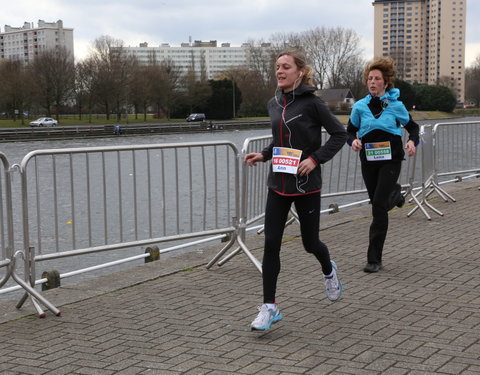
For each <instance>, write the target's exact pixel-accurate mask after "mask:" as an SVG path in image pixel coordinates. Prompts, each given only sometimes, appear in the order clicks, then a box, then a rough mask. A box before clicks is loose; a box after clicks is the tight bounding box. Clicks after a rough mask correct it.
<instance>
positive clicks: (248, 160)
mask: <svg viewBox="0 0 480 375" xmlns="http://www.w3.org/2000/svg"><path fill="white" fill-rule="evenodd" d="M243 161H244V163H245V164H247V165H249V166H254V165H255V164H257V162H259V161H261V162H263V161H264V160H263V154H262V153H261V152H252V153H251V154H247V155H245V158H244V159H243Z"/></svg>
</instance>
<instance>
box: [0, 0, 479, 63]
mask: <svg viewBox="0 0 480 375" xmlns="http://www.w3.org/2000/svg"><path fill="white" fill-rule="evenodd" d="M468 10H469V13H468V14H467V56H469V57H468V58H467V65H468V64H469V62H470V61H473V59H474V57H473V58H472V57H470V55H471V54H473V55H474V54H478V53H479V52H478V43H480V29H479V28H480V23H478V22H477V19H478V16H479V15H480V2H479V1H474V0H470V1H469V2H468ZM38 19H43V20H45V21H47V22H53V21H57V20H59V19H61V20H63V24H64V27H69V28H73V29H74V43H75V55H76V58H77V59H82V58H84V57H85V56H86V55H87V54H88V51H89V48H90V46H91V44H92V42H93V41H94V40H95V39H96V38H98V37H100V36H102V35H109V36H111V37H113V38H116V39H120V40H123V41H124V43H125V45H127V46H137V45H138V44H139V43H142V42H148V43H149V45H151V46H156V45H160V44H161V43H170V45H172V46H178V45H180V44H181V43H184V42H188V41H189V38H190V37H191V38H192V39H193V40H217V41H218V42H219V43H223V42H229V43H231V45H232V46H239V45H241V44H242V43H243V42H245V41H247V40H249V39H255V40H259V39H264V40H268V38H269V37H270V36H272V35H273V34H275V33H290V32H302V31H305V30H308V29H313V28H315V27H322V26H326V27H337V26H339V27H343V28H348V29H352V30H354V31H355V32H356V33H357V34H358V35H359V36H360V37H361V46H362V48H363V50H364V55H365V58H366V59H370V58H371V57H372V55H373V6H372V0H342V1H341V2H338V1H332V0H302V1H301V2H294V1H291V0H236V1H229V0H202V1H198V0H135V1H131V0H115V1H114V0H76V1H75V0H17V1H15V2H5V4H2V12H1V13H0V25H1V26H2V29H3V25H2V23H3V24H9V25H11V26H17V27H18V26H22V25H23V23H24V22H34V23H35V25H36V23H37V22H38Z"/></svg>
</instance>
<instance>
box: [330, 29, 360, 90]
mask: <svg viewBox="0 0 480 375" xmlns="http://www.w3.org/2000/svg"><path fill="white" fill-rule="evenodd" d="M327 43H328V46H329V49H328V50H327V51H328V62H327V77H328V86H329V88H336V87H340V86H341V82H342V77H343V76H344V74H345V70H346V68H347V66H348V65H349V64H351V63H352V61H353V60H354V59H355V58H357V57H358V56H360V54H361V50H360V49H359V44H360V38H359V36H358V35H357V34H356V33H355V31H353V30H349V29H343V28H341V27H337V28H335V29H330V30H329V33H328V42H327Z"/></svg>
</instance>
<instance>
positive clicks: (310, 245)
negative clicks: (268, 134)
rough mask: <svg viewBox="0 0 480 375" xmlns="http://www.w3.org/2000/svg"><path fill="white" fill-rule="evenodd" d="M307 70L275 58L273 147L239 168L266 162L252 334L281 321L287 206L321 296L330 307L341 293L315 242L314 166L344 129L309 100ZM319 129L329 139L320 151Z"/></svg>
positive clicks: (299, 62) (318, 182)
mask: <svg viewBox="0 0 480 375" xmlns="http://www.w3.org/2000/svg"><path fill="white" fill-rule="evenodd" d="M312 76H313V70H312V68H311V67H310V66H308V65H307V64H306V62H305V59H304V58H303V56H302V55H301V54H300V53H298V52H296V51H287V52H283V53H281V54H280V55H279V56H278V57H277V60H276V78H277V83H278V90H277V93H276V95H275V97H274V98H272V99H271V100H270V101H269V103H268V112H269V115H270V119H271V124H272V134H273V141H272V143H271V144H270V145H269V146H268V147H266V148H265V149H264V150H263V151H262V152H258V153H251V154H247V155H246V156H245V163H246V164H248V165H250V166H253V165H255V164H256V163H257V162H266V161H268V160H271V161H272V162H271V164H272V169H271V170H270V173H269V176H268V182H267V185H268V196H267V204H266V209H265V248H264V256H263V263H262V278H263V295H264V297H263V298H264V299H263V305H261V306H260V307H259V311H260V312H259V314H258V316H257V318H256V319H255V320H254V321H253V322H252V324H251V329H252V330H260V331H263V330H266V329H268V328H270V326H271V324H272V323H275V322H277V321H279V320H281V319H282V314H281V313H280V310H279V308H278V306H277V304H276V299H275V293H276V288H277V279H278V274H279V272H280V247H281V242H282V236H283V231H284V228H285V223H286V221H287V218H288V213H289V211H290V207H291V205H292V203H294V204H295V208H296V211H297V214H298V218H299V221H300V230H301V234H302V241H303V246H304V247H305V250H306V251H307V252H309V253H312V254H313V255H314V256H315V257H316V258H317V260H318V261H319V262H320V264H321V267H322V272H323V274H324V277H325V292H326V295H327V297H328V298H329V299H330V300H331V301H335V300H337V299H339V298H340V296H341V295H342V292H343V287H342V284H341V283H340V281H339V280H338V276H337V270H336V268H337V267H336V264H335V263H334V262H333V261H331V260H330V255H329V251H328V248H327V246H326V245H325V244H324V243H323V242H321V241H320V239H319V230H320V192H321V186H322V177H321V169H320V164H323V163H325V162H327V161H329V160H330V159H332V158H333V157H334V155H335V154H336V153H337V152H338V151H339V150H340V149H341V148H342V146H343V145H344V144H345V142H346V140H347V133H346V130H345V126H344V125H343V124H342V123H340V122H339V121H338V119H337V118H336V117H335V116H334V115H333V114H332V113H331V112H330V111H329V109H328V107H327V106H326V104H325V103H324V102H323V101H322V100H321V99H320V98H319V97H318V96H316V95H315V94H314V91H315V90H316V88H315V87H314V86H313V82H312ZM322 128H323V129H325V130H326V131H327V132H328V134H329V135H330V137H329V139H328V140H327V142H326V143H325V144H323V145H322Z"/></svg>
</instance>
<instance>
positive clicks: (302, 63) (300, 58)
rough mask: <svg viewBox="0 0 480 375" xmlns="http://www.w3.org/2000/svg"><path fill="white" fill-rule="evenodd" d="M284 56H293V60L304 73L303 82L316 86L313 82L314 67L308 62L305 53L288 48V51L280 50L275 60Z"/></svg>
mask: <svg viewBox="0 0 480 375" xmlns="http://www.w3.org/2000/svg"><path fill="white" fill-rule="evenodd" d="M282 56H292V57H293V61H294V62H295V65H296V66H297V68H298V69H299V70H301V71H302V73H303V75H302V83H305V84H306V85H309V86H315V85H314V83H313V69H312V67H311V66H310V65H308V64H307V60H306V58H305V55H304V54H303V53H302V52H301V51H299V50H286V51H283V52H280V53H279V54H278V55H277V58H276V59H275V61H277V60H278V59H279V58H280V57H282Z"/></svg>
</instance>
